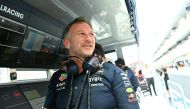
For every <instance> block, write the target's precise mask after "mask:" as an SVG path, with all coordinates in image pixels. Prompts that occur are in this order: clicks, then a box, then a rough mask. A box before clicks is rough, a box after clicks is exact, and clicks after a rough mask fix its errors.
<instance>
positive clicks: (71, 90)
mask: <svg viewBox="0 0 190 109" xmlns="http://www.w3.org/2000/svg"><path fill="white" fill-rule="evenodd" d="M70 86H71V88H70V93H69V99H68V103H67V108H66V109H69V107H70V104H71V98H72V94H73V75H71V83H70Z"/></svg>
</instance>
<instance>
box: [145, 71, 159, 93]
mask: <svg viewBox="0 0 190 109" xmlns="http://www.w3.org/2000/svg"><path fill="white" fill-rule="evenodd" d="M146 81H147V84H148V88H149V91H150V95H151V96H152V89H151V86H152V88H153V90H154V94H155V96H157V93H156V89H155V84H154V77H153V74H152V71H151V72H149V73H147V74H146Z"/></svg>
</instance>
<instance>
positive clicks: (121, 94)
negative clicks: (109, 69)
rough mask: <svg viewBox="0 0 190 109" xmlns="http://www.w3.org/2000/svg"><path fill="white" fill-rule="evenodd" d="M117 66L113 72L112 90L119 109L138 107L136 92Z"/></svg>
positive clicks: (136, 108)
mask: <svg viewBox="0 0 190 109" xmlns="http://www.w3.org/2000/svg"><path fill="white" fill-rule="evenodd" d="M122 72H123V71H122V70H121V69H119V68H117V67H116V68H115V70H114V73H113V92H114V95H115V98H116V100H117V104H118V108H119V109H140V108H139V104H138V102H137V98H136V94H135V92H134V90H133V88H132V86H131V84H130V82H129V79H128V77H127V75H124V74H123V73H122Z"/></svg>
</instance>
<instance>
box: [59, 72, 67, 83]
mask: <svg viewBox="0 0 190 109" xmlns="http://www.w3.org/2000/svg"><path fill="white" fill-rule="evenodd" d="M66 78H67V74H66V73H62V74H61V76H60V77H59V81H63V80H65V79H66Z"/></svg>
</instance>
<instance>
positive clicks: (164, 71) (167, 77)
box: [161, 68, 171, 99]
mask: <svg viewBox="0 0 190 109" xmlns="http://www.w3.org/2000/svg"><path fill="white" fill-rule="evenodd" d="M162 71H163V73H162V72H161V76H162V77H163V78H164V83H165V86H166V90H167V92H168V96H169V99H170V98H171V96H170V90H169V86H168V80H169V76H168V73H167V69H166V68H163V69H162Z"/></svg>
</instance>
